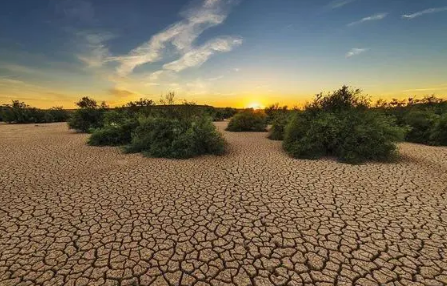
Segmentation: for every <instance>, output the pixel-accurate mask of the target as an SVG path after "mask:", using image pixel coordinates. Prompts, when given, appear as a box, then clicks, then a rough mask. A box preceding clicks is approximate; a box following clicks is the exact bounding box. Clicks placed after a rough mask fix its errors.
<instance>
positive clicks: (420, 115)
mask: <svg viewBox="0 0 447 286" xmlns="http://www.w3.org/2000/svg"><path fill="white" fill-rule="evenodd" d="M438 118H439V116H438V115H436V114H435V113H433V112H430V111H411V112H409V113H407V114H406V116H405V117H404V123H405V124H406V125H407V126H409V127H410V131H409V132H408V133H407V135H406V136H405V140H406V141H408V142H413V143H423V144H428V143H429V142H430V134H431V132H432V129H433V127H434V125H435V123H436V121H437V119H438Z"/></svg>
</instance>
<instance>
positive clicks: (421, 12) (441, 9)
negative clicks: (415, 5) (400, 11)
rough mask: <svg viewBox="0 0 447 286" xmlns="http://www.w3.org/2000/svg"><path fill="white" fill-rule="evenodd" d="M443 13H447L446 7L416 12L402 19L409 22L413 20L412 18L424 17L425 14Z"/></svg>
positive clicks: (403, 16)
mask: <svg viewBox="0 0 447 286" xmlns="http://www.w3.org/2000/svg"><path fill="white" fill-rule="evenodd" d="M444 11H447V7H440V8H430V9H426V10H423V11H419V12H416V13H414V14H409V15H402V18H404V19H410V20H411V19H414V18H416V17H419V16H423V15H426V14H433V13H439V12H444Z"/></svg>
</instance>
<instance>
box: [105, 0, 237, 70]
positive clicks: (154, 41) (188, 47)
mask: <svg viewBox="0 0 447 286" xmlns="http://www.w3.org/2000/svg"><path fill="white" fill-rule="evenodd" d="M234 2H235V1H233V0H205V1H201V5H200V6H199V7H192V8H190V9H188V10H186V11H183V12H182V13H181V15H182V17H183V18H184V19H183V20H181V21H179V22H177V23H174V24H173V25H171V26H170V27H168V28H167V29H165V30H163V31H162V32H160V33H158V34H155V35H153V36H152V37H151V39H150V40H149V41H147V42H146V43H144V44H142V45H141V46H139V47H136V48H135V49H133V50H132V51H130V53H129V54H128V55H124V56H119V57H109V59H108V60H109V61H118V62H119V63H120V65H119V66H118V68H117V72H118V74H119V75H121V76H126V75H128V74H129V73H131V72H132V71H133V70H134V69H135V68H136V67H137V66H140V65H143V64H146V63H153V62H157V61H160V60H161V59H162V58H163V54H164V51H165V49H166V48H167V46H168V44H171V45H172V46H173V47H174V48H175V50H176V51H177V52H178V53H179V54H181V55H182V57H181V58H180V59H179V60H177V61H175V62H173V63H170V64H167V65H166V67H167V69H170V70H175V71H180V70H182V69H184V68H186V67H191V66H194V65H195V64H197V65H200V64H203V62H204V61H206V60H207V59H208V58H209V56H210V55H211V54H213V53H214V52H220V51H227V50H228V49H225V48H224V49H220V48H216V46H215V45H216V44H215V43H216V42H217V43H220V44H217V45H222V41H224V40H223V39H215V40H211V44H210V43H207V44H205V45H204V46H202V47H198V48H195V47H193V43H194V41H195V40H196V39H197V38H198V37H199V36H200V35H201V34H202V33H203V32H204V31H205V30H207V29H209V28H211V27H214V26H217V25H219V24H222V23H223V22H224V21H225V19H226V17H227V15H228V13H229V11H230V8H231V6H232V5H233V3H234ZM227 41H229V43H231V42H233V43H234V41H235V40H231V39H228V38H227ZM236 41H237V40H236ZM213 43H214V44H213ZM227 46H228V45H227ZM210 53H211V54H210ZM207 54H208V56H206V55H207Z"/></svg>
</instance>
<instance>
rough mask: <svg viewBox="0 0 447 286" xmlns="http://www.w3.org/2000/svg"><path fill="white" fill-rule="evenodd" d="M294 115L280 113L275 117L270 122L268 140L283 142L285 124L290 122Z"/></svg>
mask: <svg viewBox="0 0 447 286" xmlns="http://www.w3.org/2000/svg"><path fill="white" fill-rule="evenodd" d="M293 115H294V114H292V113H280V114H277V115H276V116H275V118H274V119H273V120H272V127H271V128H270V133H269V136H268V138H269V139H270V140H278V141H281V140H284V133H285V130H286V126H287V124H288V123H289V122H290V120H291V118H292V117H293Z"/></svg>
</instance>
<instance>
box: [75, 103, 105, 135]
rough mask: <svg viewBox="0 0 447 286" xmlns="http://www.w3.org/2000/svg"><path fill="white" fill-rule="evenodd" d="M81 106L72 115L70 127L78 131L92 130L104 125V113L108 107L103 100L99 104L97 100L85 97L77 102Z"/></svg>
mask: <svg viewBox="0 0 447 286" xmlns="http://www.w3.org/2000/svg"><path fill="white" fill-rule="evenodd" d="M76 105H77V106H78V107H79V108H78V109H76V111H74V112H73V114H72V115H71V117H70V120H69V121H68V127H69V128H70V129H74V130H76V131H78V132H92V131H93V130H95V129H98V128H102V127H103V126H104V113H105V112H106V111H107V109H108V107H107V105H106V104H105V103H104V102H103V103H102V104H101V105H99V104H98V103H97V102H96V100H94V99H91V98H89V97H83V98H82V99H81V100H80V101H79V102H77V103H76Z"/></svg>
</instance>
